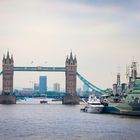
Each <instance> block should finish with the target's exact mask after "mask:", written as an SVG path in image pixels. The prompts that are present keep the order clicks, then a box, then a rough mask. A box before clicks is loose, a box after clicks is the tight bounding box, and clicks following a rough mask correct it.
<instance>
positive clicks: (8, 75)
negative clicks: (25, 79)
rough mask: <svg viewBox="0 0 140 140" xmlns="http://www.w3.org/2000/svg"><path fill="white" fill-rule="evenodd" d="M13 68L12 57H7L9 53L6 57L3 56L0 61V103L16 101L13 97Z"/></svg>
mask: <svg viewBox="0 0 140 140" xmlns="http://www.w3.org/2000/svg"><path fill="white" fill-rule="evenodd" d="M13 67H14V60H13V56H12V55H11V57H10V55H9V51H8V52H7V56H6V57H5V55H4V56H3V60H2V71H3V86H2V87H3V89H2V96H1V97H0V103H10V104H11V103H15V102H16V99H15V96H13V95H12V94H13V75H14V73H13Z"/></svg>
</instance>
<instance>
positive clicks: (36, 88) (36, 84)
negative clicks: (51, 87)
mask: <svg viewBox="0 0 140 140" xmlns="http://www.w3.org/2000/svg"><path fill="white" fill-rule="evenodd" d="M34 91H39V84H38V83H34Z"/></svg>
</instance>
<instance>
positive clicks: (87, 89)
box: [83, 84, 89, 92]
mask: <svg viewBox="0 0 140 140" xmlns="http://www.w3.org/2000/svg"><path fill="white" fill-rule="evenodd" d="M83 91H84V92H86V91H89V87H88V86H87V85H86V84H84V85H83Z"/></svg>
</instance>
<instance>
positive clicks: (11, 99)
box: [0, 95, 16, 104]
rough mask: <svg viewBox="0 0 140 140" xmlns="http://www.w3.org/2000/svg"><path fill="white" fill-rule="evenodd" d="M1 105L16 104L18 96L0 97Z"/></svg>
mask: <svg viewBox="0 0 140 140" xmlns="http://www.w3.org/2000/svg"><path fill="white" fill-rule="evenodd" d="M0 104H16V96H12V95H0Z"/></svg>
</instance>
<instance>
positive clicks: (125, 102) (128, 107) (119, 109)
mask: <svg viewBox="0 0 140 140" xmlns="http://www.w3.org/2000/svg"><path fill="white" fill-rule="evenodd" d="M130 72H131V75H130V76H129V81H128V84H127V88H126V90H125V93H123V94H121V99H120V101H119V102H109V103H108V106H105V107H104V112H105V113H113V114H124V115H135V116H140V77H138V76H137V75H138V74H137V62H132V65H131V71H130Z"/></svg>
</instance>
